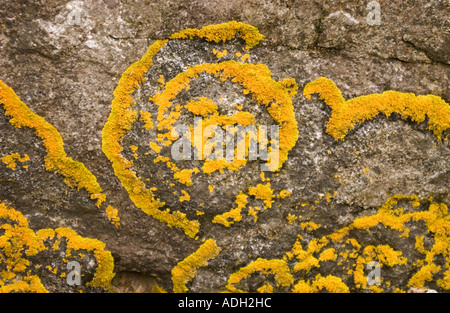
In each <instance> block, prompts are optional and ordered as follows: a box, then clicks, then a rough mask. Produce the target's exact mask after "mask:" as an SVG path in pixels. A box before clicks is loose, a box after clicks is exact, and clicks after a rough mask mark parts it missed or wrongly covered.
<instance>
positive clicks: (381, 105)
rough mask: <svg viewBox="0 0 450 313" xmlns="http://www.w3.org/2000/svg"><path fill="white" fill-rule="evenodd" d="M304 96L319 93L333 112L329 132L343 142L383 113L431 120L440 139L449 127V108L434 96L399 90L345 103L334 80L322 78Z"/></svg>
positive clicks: (417, 119)
mask: <svg viewBox="0 0 450 313" xmlns="http://www.w3.org/2000/svg"><path fill="white" fill-rule="evenodd" d="M303 94H304V95H305V97H306V98H307V99H310V98H311V95H312V94H319V97H320V99H321V100H324V101H325V103H326V104H327V105H329V106H331V109H332V112H331V117H330V120H329V121H328V123H327V133H328V134H330V135H331V136H333V137H334V138H335V139H336V140H339V139H344V137H345V135H346V134H347V133H348V131H349V130H351V129H353V128H354V127H355V126H356V125H357V124H361V123H364V122H365V121H367V120H370V119H373V118H374V117H375V116H377V115H378V114H380V113H383V114H384V115H386V116H387V117H389V116H390V115H392V113H398V114H400V115H401V117H402V118H403V119H406V118H410V119H411V120H412V121H413V122H416V123H422V122H424V121H425V120H426V119H428V129H429V130H431V131H432V132H433V133H434V135H435V136H436V137H437V139H438V140H440V139H441V135H442V132H443V131H445V130H446V129H448V128H449V127H450V106H449V105H448V103H446V102H445V101H444V100H443V99H441V98H440V97H438V96H434V95H426V96H423V95H419V96H416V95H414V94H412V93H402V92H398V91H392V90H389V91H385V92H383V93H382V94H371V95H368V96H360V97H357V98H354V99H350V100H347V101H345V99H344V98H343V96H342V93H341V91H340V90H339V88H338V87H337V86H336V85H335V84H334V82H333V81H331V80H329V79H328V78H325V77H320V78H318V79H316V80H314V81H312V82H310V83H308V84H307V85H306V86H305V88H304V90H303Z"/></svg>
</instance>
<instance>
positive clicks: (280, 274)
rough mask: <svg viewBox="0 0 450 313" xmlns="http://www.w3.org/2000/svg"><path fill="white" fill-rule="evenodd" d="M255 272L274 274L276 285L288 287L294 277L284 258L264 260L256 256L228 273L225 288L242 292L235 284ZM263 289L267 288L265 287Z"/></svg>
mask: <svg viewBox="0 0 450 313" xmlns="http://www.w3.org/2000/svg"><path fill="white" fill-rule="evenodd" d="M257 272H261V273H262V274H264V275H274V278H275V283H276V286H277V287H278V286H279V287H288V286H290V285H292V284H293V282H294V278H293V276H292V274H291V273H290V271H289V267H288V265H287V263H286V262H285V261H284V260H280V259H273V260H266V259H262V258H258V259H256V260H255V261H253V262H251V263H250V264H248V265H247V266H244V267H242V268H240V269H239V270H238V271H237V272H235V273H233V274H231V275H230V277H229V279H228V284H227V286H226V288H227V290H228V291H231V292H244V291H243V290H240V289H238V288H237V287H236V285H237V284H239V282H240V281H241V280H243V279H245V278H248V277H250V275H252V274H253V273H257ZM265 290H267V289H266V288H265Z"/></svg>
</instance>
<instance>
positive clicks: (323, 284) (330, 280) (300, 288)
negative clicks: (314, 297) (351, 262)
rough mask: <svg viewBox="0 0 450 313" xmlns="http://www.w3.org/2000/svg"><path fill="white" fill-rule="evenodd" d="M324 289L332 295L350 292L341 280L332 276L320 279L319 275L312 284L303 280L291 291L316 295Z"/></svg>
mask: <svg viewBox="0 0 450 313" xmlns="http://www.w3.org/2000/svg"><path fill="white" fill-rule="evenodd" d="M324 289H325V290H326V291H328V292H333V293H349V292H350V290H349V288H348V287H347V285H346V284H345V283H344V282H343V281H342V279H341V278H339V277H336V276H333V275H328V276H327V277H322V276H321V275H320V274H318V275H317V276H316V277H315V279H314V280H313V281H312V282H309V281H305V280H300V281H298V282H297V283H296V284H295V286H294V288H293V289H292V291H293V292H296V293H316V292H319V291H321V290H324Z"/></svg>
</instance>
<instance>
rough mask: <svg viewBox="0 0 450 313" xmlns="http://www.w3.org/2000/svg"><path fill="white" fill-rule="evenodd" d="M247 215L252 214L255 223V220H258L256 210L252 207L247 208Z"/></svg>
mask: <svg viewBox="0 0 450 313" xmlns="http://www.w3.org/2000/svg"><path fill="white" fill-rule="evenodd" d="M248 215H250V216H253V222H255V223H256V221H257V220H258V214H257V210H255V209H254V208H252V207H250V208H249V209H248Z"/></svg>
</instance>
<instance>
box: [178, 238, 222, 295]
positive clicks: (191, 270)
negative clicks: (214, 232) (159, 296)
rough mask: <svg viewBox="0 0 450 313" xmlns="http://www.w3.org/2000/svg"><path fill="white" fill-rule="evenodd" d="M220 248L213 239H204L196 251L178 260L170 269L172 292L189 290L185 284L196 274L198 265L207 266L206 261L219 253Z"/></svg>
mask: <svg viewBox="0 0 450 313" xmlns="http://www.w3.org/2000/svg"><path fill="white" fill-rule="evenodd" d="M220 251H221V249H220V248H219V247H218V246H217V244H216V242H215V241H214V239H208V240H206V241H205V242H204V243H203V244H202V245H201V246H200V247H199V248H198V250H197V251H195V252H194V253H193V254H191V255H189V256H188V257H186V258H185V259H184V260H182V261H180V262H179V263H178V264H177V265H176V266H175V267H174V268H173V269H172V282H173V292H176V293H179V292H187V291H189V289H188V287H186V284H187V283H188V282H189V281H191V280H192V279H193V278H194V277H195V275H196V274H197V269H198V268H199V267H203V266H207V265H208V261H209V260H211V259H214V258H215V257H217V255H219V253H220Z"/></svg>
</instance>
